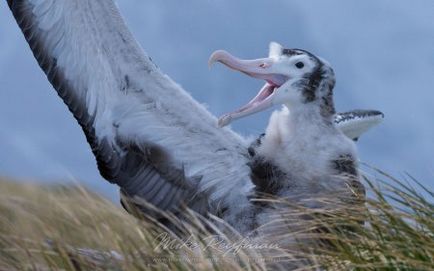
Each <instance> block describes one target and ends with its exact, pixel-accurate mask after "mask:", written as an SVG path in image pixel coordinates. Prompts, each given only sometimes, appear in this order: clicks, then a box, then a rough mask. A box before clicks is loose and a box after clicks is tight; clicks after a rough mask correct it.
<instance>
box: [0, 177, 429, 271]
mask: <svg viewBox="0 0 434 271" xmlns="http://www.w3.org/2000/svg"><path fill="white" fill-rule="evenodd" d="M377 175H378V176H379V177H380V178H381V179H382V181H379V180H375V182H373V181H371V180H368V179H367V178H365V185H366V186H369V190H370V193H369V197H368V200H367V202H366V205H365V206H364V207H354V208H349V207H348V206H346V207H344V208H335V209H333V210H322V211H321V212H322V213H321V215H318V210H314V212H315V213H316V215H315V216H314V217H315V219H311V220H309V222H303V223H304V224H303V227H302V228H301V229H300V231H298V232H297V233H288V236H289V235H291V236H292V237H293V236H297V240H309V241H312V242H301V243H299V244H297V245H296V246H294V245H293V246H291V248H290V249H280V250H279V251H278V252H276V251H274V250H270V251H267V252H266V255H265V253H264V252H263V250H259V251H256V250H254V249H246V248H242V249H240V250H239V251H238V250H237V251H236V253H229V254H228V253H225V250H219V249H217V248H216V247H209V246H208V247H207V244H208V243H207V241H204V239H203V238H204V237H207V234H208V230H209V229H210V228H212V227H214V224H213V223H218V222H217V221H213V222H212V223H211V222H204V221H203V220H201V219H200V218H198V217H196V216H194V215H193V214H192V215H191V216H190V220H189V222H180V221H178V222H177V225H178V226H179V231H181V232H183V233H184V236H188V237H190V239H189V242H190V243H189V244H195V245H197V246H198V247H197V248H195V249H191V247H189V246H184V247H181V248H178V247H176V246H175V247H171V248H161V247H159V248H157V246H158V244H160V241H161V239H162V235H161V234H163V233H164V232H165V231H164V229H162V228H161V227H160V226H158V225H156V224H155V223H152V222H150V221H148V222H145V221H143V220H138V219H136V218H134V217H132V216H131V215H129V214H127V213H126V212H125V211H124V210H123V209H122V208H121V207H119V206H117V205H115V204H113V203H111V202H110V201H108V200H105V199H103V198H101V197H99V196H97V195H95V194H92V193H90V192H88V191H86V190H85V189H82V188H79V187H64V186H39V185H34V184H22V183H15V182H8V181H5V180H4V181H0V270H168V269H169V270H266V269H267V268H272V267H274V268H277V267H278V265H276V263H278V262H286V263H287V264H288V263H289V262H294V264H296V265H299V268H298V269H299V270H316V269H317V268H319V267H321V268H323V269H326V270H434V219H433V217H434V205H433V192H432V191H429V190H428V189H426V188H425V187H423V186H422V185H420V184H418V182H417V181H416V180H413V179H411V178H409V179H411V182H410V184H408V183H404V182H403V181H400V180H398V179H396V178H393V177H391V176H389V175H387V174H385V173H383V172H381V171H377ZM414 187H417V190H416V189H415V188H414ZM418 191H423V195H421V193H420V192H418ZM289 210H290V211H289ZM286 212H287V214H288V216H287V217H290V216H291V214H293V213H294V212H298V213H300V212H301V213H302V214H308V213H309V214H311V213H312V212H313V210H308V209H306V208H301V207H295V206H291V207H290V208H289V207H288V211H286ZM288 221H289V218H288ZM360 221H365V223H364V224H362V223H360ZM288 223H289V222H288ZM204 224H207V227H204ZM288 236H286V235H285V236H274V237H275V238H276V239H280V240H282V239H284V238H287V237H288ZM171 238H174V239H175V240H176V238H177V237H176V236H171ZM234 239H235V238H234V237H231V238H228V239H227V240H225V244H230V243H231V242H232V241H233V240H234ZM170 240H172V239H170ZM184 241H185V239H182V240H179V242H178V243H177V242H175V241H173V243H172V244H175V245H176V244H182V243H183V242H184ZM232 252H233V251H232ZM273 253H274V254H273ZM277 257H278V258H277ZM273 261H274V262H275V263H273ZM300 263H303V265H302V266H300Z"/></svg>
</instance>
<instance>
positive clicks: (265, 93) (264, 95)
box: [235, 80, 279, 113]
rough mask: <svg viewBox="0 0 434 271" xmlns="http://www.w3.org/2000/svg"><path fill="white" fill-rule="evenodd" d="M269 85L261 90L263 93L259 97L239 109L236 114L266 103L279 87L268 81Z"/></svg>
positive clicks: (260, 92)
mask: <svg viewBox="0 0 434 271" xmlns="http://www.w3.org/2000/svg"><path fill="white" fill-rule="evenodd" d="M267 83H268V84H266V85H265V87H263V88H262V89H261V91H259V93H258V95H256V97H255V98H253V99H252V100H251V101H250V102H249V103H248V104H246V105H245V106H243V107H241V108H240V109H238V110H237V111H235V112H237V113H240V112H243V111H245V110H247V109H249V108H251V107H253V106H255V105H257V104H259V103H261V102H263V101H265V100H266V99H267V98H268V97H270V96H271V95H272V94H273V93H274V90H275V89H276V88H278V87H279V86H278V85H275V84H274V83H273V82H271V81H268V80H267Z"/></svg>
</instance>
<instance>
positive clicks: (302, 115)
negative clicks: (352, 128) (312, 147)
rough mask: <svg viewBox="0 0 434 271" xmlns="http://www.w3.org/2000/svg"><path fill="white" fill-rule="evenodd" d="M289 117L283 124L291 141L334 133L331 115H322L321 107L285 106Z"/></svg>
mask: <svg viewBox="0 0 434 271" xmlns="http://www.w3.org/2000/svg"><path fill="white" fill-rule="evenodd" d="M286 107H287V108H288V110H289V112H290V113H289V116H288V119H287V121H286V123H284V125H286V126H287V129H288V130H289V131H290V137H291V140H294V139H297V138H301V139H303V138H306V137H318V136H321V135H323V134H327V133H334V131H335V130H336V127H335V126H334V125H333V114H324V112H323V111H322V109H321V107H320V106H318V105H317V104H315V103H309V104H303V105H302V106H289V105H287V106H286Z"/></svg>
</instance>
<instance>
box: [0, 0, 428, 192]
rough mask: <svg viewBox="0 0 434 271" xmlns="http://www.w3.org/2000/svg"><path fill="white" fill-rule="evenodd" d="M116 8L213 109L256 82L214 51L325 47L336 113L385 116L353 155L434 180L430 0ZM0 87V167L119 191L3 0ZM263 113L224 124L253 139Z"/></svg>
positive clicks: (127, 4) (18, 175)
mask: <svg viewBox="0 0 434 271" xmlns="http://www.w3.org/2000/svg"><path fill="white" fill-rule="evenodd" d="M118 5H119V7H120V9H121V12H122V14H123V15H124V18H125V20H126V21H127V24H128V25H129V27H130V29H131V31H132V32H133V34H134V36H135V37H136V38H137V39H138V41H139V43H140V44H141V45H142V46H143V47H144V48H145V50H146V51H147V52H148V53H149V55H150V56H152V58H153V60H154V62H156V64H157V65H159V66H160V68H161V69H162V70H163V71H164V72H165V73H167V74H169V75H170V76H171V77H172V78H173V79H174V80H175V81H177V82H178V83H180V84H181V85H182V86H183V87H184V88H185V89H186V90H187V91H189V92H191V93H192V95H193V97H194V98H196V99H197V100H198V101H200V102H201V103H204V104H206V105H207V107H208V109H209V110H210V111H211V112H212V113H214V114H216V115H221V114H222V113H224V112H226V111H230V110H233V109H235V108H238V107H239V106H240V105H243V104H244V103H246V102H247V100H248V99H250V98H251V97H252V96H253V95H254V94H256V92H257V91H258V90H259V88H260V87H261V86H262V84H263V83H262V82H261V81H257V80H254V79H251V78H248V77H246V76H243V75H240V74H239V73H234V72H232V71H230V70H229V69H227V68H224V67H223V66H221V65H216V66H215V67H214V68H213V69H212V70H209V69H208V67H207V60H208V57H209V55H210V54H211V52H213V51H214V50H216V49H225V50H227V51H229V52H231V53H233V54H234V55H236V56H239V57H242V58H258V57H264V56H266V55H267V53H268V43H269V42H270V41H277V42H279V43H282V44H283V45H285V46H286V47H289V48H303V49H306V50H309V51H311V52H313V53H315V54H317V55H319V56H322V57H323V58H325V59H327V60H328V61H329V62H330V63H331V64H332V66H333V67H334V70H335V72H336V75H337V85H336V88H335V101H336V107H337V110H338V111H346V110H351V109H356V108H361V109H378V110H381V111H383V112H384V113H385V116H386V118H385V121H384V122H383V123H382V124H381V125H380V126H378V127H376V128H375V129H374V130H372V131H369V132H368V133H367V134H365V135H364V136H363V137H362V138H361V140H360V141H359V143H358V148H359V154H360V159H361V160H362V161H363V162H365V163H368V164H370V165H373V166H375V167H378V168H381V169H382V170H384V171H386V172H388V173H390V174H393V175H395V176H398V177H402V176H405V174H406V173H409V174H411V175H412V176H414V177H415V178H417V179H418V180H419V181H420V182H422V183H423V184H424V185H426V186H428V187H429V188H431V189H433V188H434V178H433V176H434V89H433V86H434V2H433V1H432V0H419V1H412V2H411V4H410V2H409V1H396V0H393V1H392V0H384V1H377V0H365V1H356V0H351V1H338V0H335V1H313V0H297V1H288V0H273V1H265V0H261V1H251V0H237V1H232V0H220V1H216V0H213V1H210V0H189V1H179V0H177V1H175V0H173V1H161V0H146V1H143V0H122V1H121V0H119V1H118ZM0 88H1V89H0V176H3V177H8V178H12V179H16V180H25V181H29V180H31V181H35V182H62V183H66V182H78V183H81V184H84V185H86V186H87V187H90V188H91V189H93V190H94V191H96V192H98V193H101V194H103V195H105V196H108V197H110V198H111V199H113V200H117V188H116V187H115V186H113V185H110V184H108V183H107V182H106V181H104V180H103V179H102V178H101V177H100V176H99V174H98V171H97V168H96V164H95V160H94V157H93V155H92V153H91V151H90V148H89V146H88V145H87V143H86V140H85V137H84V134H83V133H82V131H81V128H80V127H79V126H78V125H77V123H76V121H75V120H74V119H73V117H72V115H71V114H70V113H69V111H68V110H67V108H66V106H65V105H64V104H63V102H62V101H61V99H60V98H58V97H57V94H56V92H55V91H54V90H53V89H52V88H51V86H50V85H49V83H48V81H47V80H46V78H45V76H44V74H43V73H42V71H41V70H40V69H39V67H38V65H37V64H36V61H35V60H34V58H33V56H32V54H31V52H30V49H29V48H28V45H27V43H26V42H25V41H24V38H23V36H22V34H21V32H20V31H19V29H18V26H17V25H16V23H15V20H14V19H13V18H12V15H11V13H10V11H9V9H8V7H7V5H6V1H0ZM269 115H270V111H268V112H264V113H261V114H256V115H254V116H251V117H249V118H245V119H242V120H240V121H237V122H235V123H234V124H233V125H232V127H233V128H234V129H235V130H236V131H238V132H240V133H242V134H243V135H254V136H256V135H259V134H260V133H262V132H263V131H264V129H265V126H266V124H267V121H268V117H269ZM138 125H139V124H138ZM374 177H375V176H374Z"/></svg>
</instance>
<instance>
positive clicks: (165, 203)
mask: <svg viewBox="0 0 434 271" xmlns="http://www.w3.org/2000/svg"><path fill="white" fill-rule="evenodd" d="M7 3H8V5H9V8H10V10H11V11H12V13H13V15H14V17H15V19H16V21H17V24H18V25H19V27H20V28H21V30H22V32H23V34H24V37H25V39H26V41H27V42H28V44H29V46H30V48H31V50H32V52H33V54H34V57H35V58H36V60H37V62H38V64H39V65H40V67H41V69H42V70H43V71H44V73H45V74H46V76H47V79H48V80H49V82H50V83H51V84H52V86H53V87H54V89H55V90H56V91H57V93H58V95H59V96H60V98H62V100H63V101H64V103H65V104H66V105H67V107H68V109H69V110H70V111H71V113H72V114H73V116H74V117H75V119H76V120H77V122H78V124H79V125H80V126H81V128H82V129H83V132H84V134H85V136H86V139H87V142H88V143H89V145H90V147H91V149H92V152H93V154H94V156H95V158H96V163H97V167H98V169H99V172H100V174H101V176H102V177H103V178H104V179H106V180H107V181H108V182H110V183H113V184H116V185H118V186H119V188H120V194H121V199H122V203H123V205H124V207H125V208H126V209H127V210H131V208H129V207H131V206H135V207H137V208H138V210H139V211H140V212H142V213H143V214H146V215H149V216H151V217H155V218H157V219H163V218H162V217H161V213H160V211H161V212H169V213H173V214H175V215H182V212H184V211H185V210H186V209H187V208H188V209H191V210H193V211H194V212H196V213H198V214H201V215H204V216H207V214H212V215H214V216H218V217H220V218H222V219H223V220H224V221H226V222H227V223H228V224H230V225H231V226H233V227H234V228H235V229H237V230H238V231H239V232H240V233H248V232H251V231H252V230H253V229H254V227H256V226H257V225H258V223H259V224H261V223H262V222H261V219H262V220H265V219H263V218H262V217H261V215H262V213H263V212H262V211H261V210H262V209H261V208H260V207H258V205H257V204H254V203H253V202H252V197H254V196H255V195H259V194H260V193H269V194H274V195H277V196H291V195H295V194H296V195H297V197H302V196H303V197H308V196H309V195H312V194H314V193H316V192H318V191H323V190H324V189H335V188H336V186H340V185H342V181H341V180H340V179H339V178H332V175H340V174H341V175H342V174H348V175H350V176H353V177H355V179H356V180H355V181H356V182H358V180H357V172H356V171H357V155H356V151H355V145H354V143H353V142H352V139H353V140H355V139H358V138H359V136H360V135H361V134H362V133H364V132H365V131H366V130H367V129H369V128H370V127H373V126H375V125H376V124H377V123H378V122H379V121H381V119H382V118H383V115H382V113H381V112H378V111H370V110H367V111H366V110H365V111H364V110H358V111H351V112H348V113H344V114H335V109H334V105H333V94H332V90H333V87H334V83H335V79H334V73H333V70H332V68H331V66H330V65H329V64H328V63H327V62H326V61H325V60H323V59H320V58H319V57H316V56H315V55H313V54H312V53H309V52H308V51H304V50H301V49H285V48H283V47H282V46H281V45H279V44H277V43H272V44H271V46H270V54H269V57H268V58H263V59H259V60H251V61H248V60H240V59H237V58H235V57H233V56H231V55H230V54H229V53H227V52H225V51H221V50H220V51H216V52H215V53H214V54H212V55H211V58H210V61H209V64H212V63H214V62H221V63H223V64H225V65H227V66H228V67H230V68H232V69H235V70H238V71H241V72H243V73H245V74H247V75H250V76H253V77H255V78H259V79H262V80H265V81H266V82H267V83H266V85H265V86H264V88H263V89H262V90H261V91H260V92H259V94H258V96H257V97H256V98H254V99H253V100H252V101H251V102H250V103H248V104H247V105H246V106H245V107H243V108H241V109H240V110H238V111H235V112H233V113H229V114H226V115H224V116H223V117H221V118H220V119H217V118H216V117H215V116H214V115H212V114H211V113H210V112H209V111H208V110H207V109H205V107H204V106H203V105H201V104H199V103H198V102H197V101H195V100H194V99H193V98H192V97H191V95H189V94H188V93H187V92H186V91H184V90H183V89H182V88H181V87H180V86H179V85H178V84H176V83H175V82H174V81H173V80H172V79H171V78H170V77H169V76H167V75H166V74H164V73H163V72H162V71H161V70H160V69H159V68H158V67H157V65H156V64H155V63H154V62H153V61H152V59H151V58H150V57H149V55H148V54H147V53H146V52H145V51H144V50H143V49H142V48H141V46H140V45H139V44H138V42H137V41H136V40H135V39H134V37H133V36H132V34H131V33H130V31H129V30H128V28H127V26H126V24H125V22H124V20H123V18H122V16H121V14H120V12H119V10H118V8H117V6H116V5H115V3H114V2H113V1H111V0H68V1H52V0H38V1H35V0H20V1H18V0H7ZM273 105H283V107H284V108H283V109H282V110H279V111H276V112H275V113H273V114H272V116H271V119H270V122H269V124H268V127H267V129H266V131H265V135H263V136H261V137H260V138H258V139H257V140H254V141H253V142H252V141H250V140H248V139H246V138H245V137H242V136H241V135H239V134H238V133H236V132H235V131H233V130H232V129H231V128H229V127H223V126H226V125H228V124H229V123H230V122H231V121H234V120H236V119H238V118H241V117H246V116H247V115H250V114H253V113H255V112H258V111H262V110H264V109H265V108H268V107H271V106H273ZM340 129H342V131H341V130H340ZM344 133H346V134H347V135H348V136H349V137H347V136H345V134H344ZM270 169H271V170H270ZM270 172H271V174H270ZM149 206H154V207H155V209H158V212H157V211H156V210H155V209H153V208H150V207H149Z"/></svg>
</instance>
